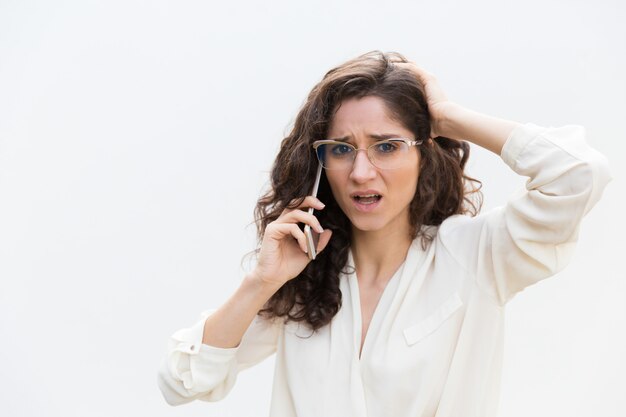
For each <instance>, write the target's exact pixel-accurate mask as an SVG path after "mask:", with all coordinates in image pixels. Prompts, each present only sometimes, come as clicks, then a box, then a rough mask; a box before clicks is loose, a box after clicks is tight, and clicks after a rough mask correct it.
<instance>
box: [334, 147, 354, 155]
mask: <svg viewBox="0 0 626 417" xmlns="http://www.w3.org/2000/svg"><path fill="white" fill-rule="evenodd" d="M331 151H332V153H333V155H345V154H347V153H350V152H351V151H352V148H351V147H349V146H348V145H334V146H333V147H332V150H331Z"/></svg>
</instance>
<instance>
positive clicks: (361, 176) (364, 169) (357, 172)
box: [350, 152, 376, 182]
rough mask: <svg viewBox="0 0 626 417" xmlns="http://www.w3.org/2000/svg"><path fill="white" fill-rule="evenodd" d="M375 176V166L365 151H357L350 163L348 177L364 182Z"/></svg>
mask: <svg viewBox="0 0 626 417" xmlns="http://www.w3.org/2000/svg"><path fill="white" fill-rule="evenodd" d="M375 177H376V167H375V166H374V165H372V161H370V160H369V158H368V157H367V152H357V153H356V156H355V157H354V162H353V163H352V170H351V171H350V178H351V179H352V180H354V181H356V182H365V181H369V180H371V179H373V178H375Z"/></svg>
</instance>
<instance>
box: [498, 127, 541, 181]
mask: <svg viewBox="0 0 626 417" xmlns="http://www.w3.org/2000/svg"><path fill="white" fill-rule="evenodd" d="M545 130H547V128H545V127H541V126H538V125H536V124H534V123H526V124H523V125H521V126H518V127H516V128H515V129H513V130H512V131H511V133H510V134H509V137H508V138H507V140H506V142H505V143H504V146H503V147H502V151H501V152H500V157H501V158H502V160H503V161H504V162H505V163H506V164H507V165H508V166H510V167H511V169H513V170H514V171H515V170H516V166H517V160H518V156H519V155H520V154H521V153H522V151H523V150H524V148H525V147H526V145H528V144H529V143H530V142H531V141H532V140H533V139H535V138H536V137H537V136H538V135H539V134H541V133H542V132H544V131H545Z"/></svg>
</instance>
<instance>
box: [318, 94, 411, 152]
mask: <svg viewBox="0 0 626 417" xmlns="http://www.w3.org/2000/svg"><path fill="white" fill-rule="evenodd" d="M327 136H328V137H329V139H338V140H339V139H343V140H348V139H354V136H365V137H366V138H367V139H371V140H372V141H375V140H382V139H388V138H390V137H407V136H412V135H411V132H410V131H409V130H408V129H406V128H405V127H404V126H403V125H402V123H400V122H399V121H397V120H395V119H393V118H392V117H391V115H390V111H389V108H388V107H387V105H386V104H385V102H384V101H383V100H382V99H381V98H379V97H375V96H367V97H363V98H358V99H357V98H353V99H347V100H344V101H342V102H341V104H340V106H339V107H338V109H337V111H336V112H335V114H334V116H333V118H332V120H331V123H330V126H329V129H328V135H327Z"/></svg>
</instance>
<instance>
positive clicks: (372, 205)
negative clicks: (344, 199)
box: [351, 197, 383, 213]
mask: <svg viewBox="0 0 626 417" xmlns="http://www.w3.org/2000/svg"><path fill="white" fill-rule="evenodd" d="M382 199H383V198H382V197H378V198H377V199H375V200H374V201H371V202H366V201H367V200H365V199H363V201H360V200H359V198H357V197H352V198H351V200H352V204H353V205H354V207H355V208H356V209H357V210H358V211H360V212H363V213H369V212H371V211H373V210H375V209H376V207H378V206H379V205H380V202H381V201H382Z"/></svg>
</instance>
